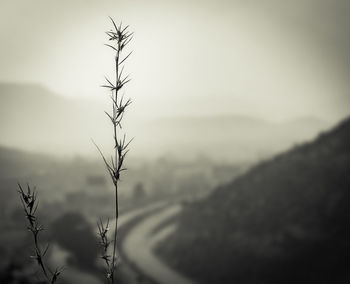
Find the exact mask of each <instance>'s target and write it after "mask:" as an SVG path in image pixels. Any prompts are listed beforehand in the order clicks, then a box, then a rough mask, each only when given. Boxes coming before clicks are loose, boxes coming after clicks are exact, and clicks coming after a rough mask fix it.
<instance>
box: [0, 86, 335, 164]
mask: <svg viewBox="0 0 350 284" xmlns="http://www.w3.org/2000/svg"><path fill="white" fill-rule="evenodd" d="M104 110H107V111H108V110H109V106H107V107H106V106H105V105H103V103H99V102H93V101H86V100H83V99H76V100H69V99H65V98H64V97H62V96H59V95H56V94H55V93H53V92H52V91H50V90H48V89H46V88H44V87H42V86H40V85H36V84H15V83H0V133H1V135H0V145H6V146H10V147H16V148H19V149H24V150H30V151H35V152H45V153H50V154H56V155H62V154H63V155H72V154H76V153H78V154H83V155H86V154H88V155H90V156H92V155H94V156H95V155H96V149H95V148H94V146H93V144H92V143H91V140H90V138H94V139H95V140H96V142H97V143H98V144H102V145H106V147H111V146H112V139H111V132H110V131H111V128H110V123H109V121H108V119H107V118H106V116H105V114H104ZM125 121H126V124H125V125H124V126H125V129H126V130H127V133H128V134H129V135H130V137H134V136H135V138H136V139H135V140H134V142H133V151H132V153H133V154H134V155H135V156H144V157H146V158H149V157H152V158H154V157H159V156H163V155H169V156H176V157H177V158H180V159H182V158H187V159H189V158H192V157H196V156H197V155H203V154H204V155H207V156H208V157H209V158H211V159H215V158H216V159H227V160H231V161H236V162H239V161H242V160H244V161H246V160H249V161H256V160H257V159H262V158H266V157H268V156H271V155H272V154H275V153H278V152H280V151H282V150H285V149H287V148H289V147H291V146H292V145H294V144H295V143H300V142H303V141H305V140H308V139H311V138H313V137H315V136H316V135H317V134H318V133H319V132H320V131H322V130H325V129H327V127H328V124H327V123H326V122H324V121H321V120H319V119H316V118H303V119H302V120H295V121H293V122H287V123H281V124H276V123H271V122H267V121H264V120H261V119H257V118H252V117H248V116H238V115H227V116H211V117H210V116H208V117H174V118H158V119H156V120H154V121H151V120H150V119H149V118H145V119H143V118H142V117H141V118H140V117H139V118H135V117H133V116H132V115H130V117H129V116H128V119H127V120H125Z"/></svg>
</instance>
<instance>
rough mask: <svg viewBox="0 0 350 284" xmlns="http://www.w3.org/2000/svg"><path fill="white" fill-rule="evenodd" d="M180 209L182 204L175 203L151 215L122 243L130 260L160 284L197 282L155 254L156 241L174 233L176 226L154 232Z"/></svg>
mask: <svg viewBox="0 0 350 284" xmlns="http://www.w3.org/2000/svg"><path fill="white" fill-rule="evenodd" d="M180 211H181V206H180V205H179V204H174V205H169V206H167V207H166V208H165V209H162V210H160V211H158V212H157V213H155V214H152V215H150V216H149V217H147V218H146V219H145V220H143V221H141V222H140V223H139V224H137V225H136V226H135V227H133V228H132V229H131V230H130V232H129V233H128V235H127V236H126V238H125V240H124V242H123V243H122V250H123V251H124V254H125V256H126V258H127V259H128V261H130V262H132V263H133V264H134V265H135V266H136V267H137V268H138V269H139V270H140V271H142V273H143V274H145V275H146V276H148V277H150V278H151V279H152V280H154V281H155V282H156V283H158V284H194V283H195V282H193V281H192V280H190V279H188V278H186V277H185V276H183V275H181V274H180V273H178V272H177V271H175V270H173V269H172V268H170V267H169V266H167V265H166V264H165V263H164V262H162V261H161V260H160V259H158V258H157V257H156V256H155V255H154V254H153V248H154V246H155V245H156V243H157V242H159V241H161V240H163V239H164V238H166V237H167V236H168V235H169V234H171V233H173V232H174V230H175V229H176V227H175V226H174V225H169V226H165V227H164V228H163V229H161V230H160V231H158V232H157V233H155V234H153V232H154V229H155V228H157V227H158V226H159V225H160V224H162V223H163V222H164V221H166V220H167V219H169V218H171V217H173V216H174V215H176V214H178V213H179V212H180Z"/></svg>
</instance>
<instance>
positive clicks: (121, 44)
mask: <svg viewBox="0 0 350 284" xmlns="http://www.w3.org/2000/svg"><path fill="white" fill-rule="evenodd" d="M110 19H111V21H112V24H113V29H112V30H110V31H108V32H106V34H107V35H108V39H109V41H111V42H112V43H111V44H106V46H108V47H109V48H111V49H112V50H113V51H114V52H115V80H114V82H112V81H111V80H110V79H108V78H107V77H105V79H106V84H105V85H102V87H104V88H107V89H109V90H110V92H111V96H110V97H111V100H112V111H111V113H108V112H105V113H106V115H107V116H108V118H109V120H110V121H111V123H112V125H113V140H114V157H113V156H112V157H111V159H110V162H108V161H107V159H106V158H105V156H104V154H103V153H102V151H101V149H100V148H99V147H98V146H97V145H96V143H95V142H94V144H95V146H96V148H97V150H98V151H99V153H100V154H101V157H102V159H103V161H104V163H105V166H106V169H107V171H108V173H109V175H110V177H111V180H112V182H113V184H114V187H115V229H114V237H113V241H109V240H108V237H107V232H108V225H109V220H108V221H107V224H106V225H105V226H104V224H103V222H102V220H100V221H99V222H98V225H97V226H98V230H99V237H100V239H101V241H100V243H101V246H102V255H101V258H102V259H103V260H104V262H105V264H106V266H107V274H106V278H107V280H108V281H109V282H111V283H112V284H114V283H116V277H115V270H116V265H117V256H116V249H117V233H118V217H119V209H118V183H119V181H120V175H121V172H122V171H125V170H126V168H124V161H125V157H126V155H127V153H128V152H129V149H128V147H129V145H130V143H131V141H132V139H131V140H129V141H127V140H126V136H125V134H124V135H123V136H122V137H123V138H122V139H120V138H119V136H120V134H119V132H120V130H121V129H122V120H123V118H124V113H125V111H126V109H127V107H128V106H129V105H130V104H131V100H130V99H127V100H126V101H124V96H119V91H120V90H121V89H122V88H123V87H124V86H125V85H126V84H127V83H128V82H130V79H129V75H127V76H124V74H123V72H124V65H123V64H124V62H125V61H126V60H127V59H128V58H129V56H130V55H131V54H132V51H131V52H129V53H128V54H127V55H126V56H123V57H122V55H123V51H124V48H125V47H126V46H127V45H128V44H129V43H130V41H131V40H132V38H133V33H130V32H129V31H128V27H129V26H126V27H123V26H122V24H120V25H119V26H117V25H116V24H115V22H114V20H113V19H112V18H110ZM118 138H119V139H118ZM110 243H113V253H112V256H111V255H108V248H109V245H110Z"/></svg>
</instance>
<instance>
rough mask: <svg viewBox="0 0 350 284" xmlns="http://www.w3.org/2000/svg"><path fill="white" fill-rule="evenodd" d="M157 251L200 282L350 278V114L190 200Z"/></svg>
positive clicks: (337, 279)
mask: <svg viewBox="0 0 350 284" xmlns="http://www.w3.org/2000/svg"><path fill="white" fill-rule="evenodd" d="M177 222H178V229H177V231H176V233H175V234H173V235H172V236H170V237H169V238H168V239H167V240H165V241H164V242H163V243H161V244H160V245H158V247H157V248H156V252H157V253H158V254H159V255H160V256H161V257H162V258H163V259H164V260H165V261H167V262H168V263H169V264H170V265H171V266H173V267H174V268H176V269H178V270H180V271H182V272H184V273H185V274H187V275H188V276H190V277H193V278H195V279H197V280H198V282H199V283H221V284H222V283H240V284H244V283H252V284H253V283H254V284H256V283H266V284H267V283H317V284H320V283H333V284H336V283H350V282H349V281H350V270H349V264H350V261H349V259H350V119H347V120H345V121H343V122H342V123H341V124H340V125H338V126H337V127H336V128H334V129H333V130H331V131H330V132H328V133H323V134H321V135H320V136H319V137H318V138H317V139H316V140H315V141H313V142H310V143H307V144H303V145H300V146H298V147H295V148H293V149H291V150H290V151H288V152H285V153H282V154H280V155H278V156H276V157H275V158H273V159H271V160H268V161H266V162H263V163H260V164H259V165H257V166H255V167H253V168H252V169H251V170H250V171H248V172H247V173H246V174H244V175H242V176H240V177H238V178H236V179H235V180H234V181H233V182H231V183H229V184H226V185H223V186H220V187H219V188H217V189H216V190H215V191H214V192H213V193H212V194H211V195H210V196H209V197H207V198H206V199H204V200H201V201H196V202H194V203H191V204H188V205H187V206H185V208H184V211H183V213H182V214H181V215H180V217H179V219H178V221H177Z"/></svg>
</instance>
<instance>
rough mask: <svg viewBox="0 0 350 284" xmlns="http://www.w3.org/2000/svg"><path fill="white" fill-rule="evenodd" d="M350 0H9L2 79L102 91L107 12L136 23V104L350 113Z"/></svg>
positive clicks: (333, 115) (284, 114) (66, 90)
mask: <svg viewBox="0 0 350 284" xmlns="http://www.w3.org/2000/svg"><path fill="white" fill-rule="evenodd" d="M349 14H350V1H347V0H344V1H341V0H308V1H305V0H290V1H281V0H276V1H274V0H257V1H247V0H245V1H238V0H237V1H228V0H226V1H225V0H215V1H214V0H203V1H188V0H176V1H165V0H163V1H160V0H159V1H157V0H150V1H144V0H125V1H107V0H105V1H92V0H90V1H88V0H85V1H83V0H75V1H73V0H59V1H58V0H56V1H55V0H21V1H19V0H1V3H0V36H1V45H0V62H1V67H0V81H20V82H23V81H25V82H26V81H28V82H39V83H41V84H44V85H46V86H47V87H49V88H50V89H52V90H54V91H55V92H57V93H59V94H62V95H65V96H72V97H85V98H91V99H99V98H104V97H105V96H106V92H105V91H104V90H103V89H101V88H100V87H99V85H101V84H102V83H103V76H104V75H109V74H111V76H112V70H113V54H112V53H111V52H110V51H109V49H108V48H106V47H105V46H104V45H103V43H105V42H106V35H105V34H104V31H106V30H108V29H109V28H110V27H111V24H110V22H109V19H108V16H112V17H113V18H115V20H116V21H120V20H123V22H125V23H126V24H130V26H131V29H132V30H133V31H134V32H135V39H134V41H133V44H132V46H131V48H132V49H133V50H134V54H133V55H132V58H131V60H130V61H129V63H128V65H127V67H128V68H127V69H128V71H129V72H130V73H131V75H132V78H133V81H132V82H131V83H130V85H129V86H128V88H127V90H126V91H127V94H129V95H130V96H131V97H132V98H133V99H134V101H135V105H134V109H133V111H134V112H135V113H139V114H140V113H143V114H150V115H151V114H152V115H180V114H181V115H203V114H210V115H215V114H230V113H232V114H234V113H238V114H247V115H254V116H258V117H263V118H266V119H272V120H277V121H278V120H284V119H290V118H293V117H298V116H304V115H312V116H318V117H321V118H324V119H329V120H332V121H334V120H337V119H339V118H341V117H344V116H345V115H348V114H349V113H350V95H349V87H350V83H349V75H350V55H349V50H350V35H349V31H350V25H349V22H350V17H349Z"/></svg>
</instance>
